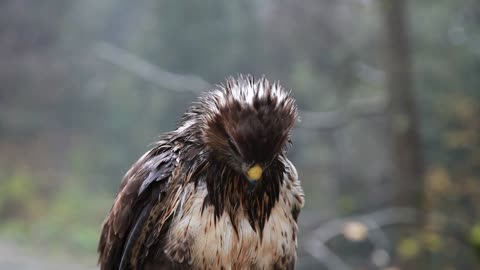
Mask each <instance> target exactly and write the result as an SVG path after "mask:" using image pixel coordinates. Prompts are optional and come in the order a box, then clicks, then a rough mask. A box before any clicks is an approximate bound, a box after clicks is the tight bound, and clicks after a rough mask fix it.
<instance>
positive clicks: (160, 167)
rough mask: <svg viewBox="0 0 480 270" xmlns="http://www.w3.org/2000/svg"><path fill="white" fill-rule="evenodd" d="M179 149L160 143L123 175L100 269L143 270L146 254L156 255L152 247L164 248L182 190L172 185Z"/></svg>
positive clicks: (103, 240) (104, 234)
mask: <svg viewBox="0 0 480 270" xmlns="http://www.w3.org/2000/svg"><path fill="white" fill-rule="evenodd" d="M176 152H177V151H175V149H173V148H172V147H171V146H169V145H168V144H163V145H158V146H157V147H155V148H154V149H152V150H150V151H149V152H147V153H146V154H145V155H144V156H143V157H141V158H140V159H139V160H138V161H137V162H136V163H135V164H134V165H133V166H132V168H131V169H130V170H129V171H128V172H127V174H126V175H125V177H124V178H123V180H122V182H121V184H120V190H119V192H118V194H117V196H116V198H115V201H114V204H113V206H112V208H111V210H110V212H109V214H108V215H107V217H106V218H105V221H104V222H103V227H102V233H101V236H100V242H99V246H98V252H99V261H98V263H99V265H100V269H101V270H117V269H119V270H125V269H129V270H130V269H142V268H143V264H144V263H145V260H146V258H147V256H148V255H155V254H152V253H154V251H153V250H152V249H154V248H157V249H160V248H161V247H160V246H159V245H161V243H158V241H159V239H161V238H162V237H161V236H162V234H164V233H165V231H166V230H167V229H168V227H169V224H168V223H169V218H170V217H171V215H172V213H173V210H174V209H175V207H176V205H177V203H176V202H178V195H177V194H178V193H179V191H180V187H178V188H177V189H176V190H175V187H174V185H172V182H174V181H173V178H174V176H173V173H174V168H175V166H176V165H175V162H176V159H177V153H176ZM149 253H150V254H149ZM155 253H156V251H155ZM156 255H160V257H161V255H162V254H156ZM164 260H166V258H164ZM160 261H161V260H160ZM164 263H165V264H166V263H169V262H168V261H165V262H164ZM167 267H168V266H167Z"/></svg>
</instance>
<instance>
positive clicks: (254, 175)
mask: <svg viewBox="0 0 480 270" xmlns="http://www.w3.org/2000/svg"><path fill="white" fill-rule="evenodd" d="M262 173H263V168H262V167H261V166H260V165H258V164H255V165H253V166H251V167H249V168H248V169H246V170H245V175H246V176H247V179H248V181H250V183H255V182H256V181H258V180H260V178H262Z"/></svg>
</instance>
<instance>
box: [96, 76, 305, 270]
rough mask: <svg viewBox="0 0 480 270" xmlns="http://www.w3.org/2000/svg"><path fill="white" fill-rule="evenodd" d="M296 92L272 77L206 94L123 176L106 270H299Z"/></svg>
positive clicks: (103, 260)
mask: <svg viewBox="0 0 480 270" xmlns="http://www.w3.org/2000/svg"><path fill="white" fill-rule="evenodd" d="M296 120H297V109H296V105H295V100H294V99H293V97H292V96H291V95H290V93H289V92H286V91H285V90H284V89H283V88H282V87H281V86H280V85H279V84H278V83H271V82H269V81H268V80H267V79H265V78H261V79H258V80H257V79H255V78H253V77H252V76H239V77H238V78H230V79H227V81H226V83H224V84H222V85H219V86H216V89H213V90H212V91H210V92H207V93H205V94H203V95H202V96H201V97H200V98H199V99H198V100H197V101H196V102H194V103H193V104H192V105H191V107H190V108H189V109H188V110H187V111H186V112H185V114H184V115H183V117H182V118H181V121H180V122H179V124H178V126H177V128H176V129H175V130H173V131H171V132H167V133H165V134H163V135H161V136H160V138H159V140H158V142H156V144H155V145H153V146H152V148H151V149H150V150H149V151H148V152H147V153H145V154H144V155H143V156H142V157H141V158H140V159H139V160H138V161H137V162H136V163H135V164H134V165H133V166H132V167H131V169H130V170H129V171H128V172H127V173H126V175H125V176H124V178H123V180H122V182H121V184H120V188H119V192H118V194H117V196H116V198H115V201H114V203H113V206H112V208H111V210H110V212H109V214H108V215H107V217H106V219H105V221H104V223H103V228H102V233H101V236H100V242H99V246H98V252H99V265H100V268H101V270H118V269H119V270H126V269H128V270H160V269H198V270H200V269H225V270H226V269H294V267H295V260H296V246H297V230H298V229H297V218H298V215H299V213H300V210H301V208H302V207H303V204H304V193H303V190H302V188H301V186H300V181H299V180H298V175H297V171H296V169H295V167H294V165H293V164H292V163H291V162H290V161H289V160H288V159H287V157H286V153H287V148H288V146H289V145H290V133H291V129H292V126H293V125H294V123H295V122H296Z"/></svg>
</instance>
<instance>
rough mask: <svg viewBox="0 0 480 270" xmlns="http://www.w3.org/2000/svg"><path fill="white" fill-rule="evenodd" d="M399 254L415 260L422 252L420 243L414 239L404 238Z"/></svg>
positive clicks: (400, 244)
mask: <svg viewBox="0 0 480 270" xmlns="http://www.w3.org/2000/svg"><path fill="white" fill-rule="evenodd" d="M397 252H398V254H399V255H400V256H402V257H403V258H406V259H410V258H413V257H415V256H416V255H417V254H418V253H419V252H420V243H419V241H418V240H417V239H415V238H413V237H408V238H404V239H402V240H401V241H400V242H399V244H398V246H397Z"/></svg>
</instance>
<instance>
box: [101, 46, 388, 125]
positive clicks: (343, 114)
mask: <svg viewBox="0 0 480 270" xmlns="http://www.w3.org/2000/svg"><path fill="white" fill-rule="evenodd" d="M93 51H94V54H95V56H96V57H98V58H99V59H102V60H104V61H107V62H109V63H111V64H113V65H115V66H118V67H120V68H122V69H124V70H126V71H128V72H131V73H132V74H135V75H137V76H139V77H141V78H143V79H144V80H146V81H149V82H151V83H153V84H155V85H158V86H160V87H162V88H164V89H168V90H171V91H176V92H191V93H195V94H198V93H200V92H202V91H206V90H208V89H210V88H211V87H212V84H210V83H209V82H207V81H206V80H204V79H202V78H200V77H199V76H194V75H181V74H175V73H172V72H169V71H166V70H164V69H162V68H160V67H159V66H157V65H154V64H152V63H150V62H148V61H147V60H145V59H143V58H141V57H139V56H137V55H135V54H133V53H131V52H129V51H127V50H124V49H121V48H118V47H116V46H114V45H112V44H109V43H106V42H97V43H95V44H94V45H93ZM385 110H386V101H385V99H384V98H381V97H375V98H362V99H355V100H353V101H351V102H350V103H349V104H347V105H346V106H344V107H342V108H339V109H337V110H333V111H326V112H309V111H300V119H302V121H301V122H300V124H299V127H301V128H306V129H314V130H318V131H328V130H335V129H337V128H340V127H342V126H344V125H346V124H348V123H350V122H351V121H353V120H354V119H356V118H365V117H371V116H377V115H381V114H383V112H385Z"/></svg>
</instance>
